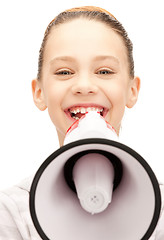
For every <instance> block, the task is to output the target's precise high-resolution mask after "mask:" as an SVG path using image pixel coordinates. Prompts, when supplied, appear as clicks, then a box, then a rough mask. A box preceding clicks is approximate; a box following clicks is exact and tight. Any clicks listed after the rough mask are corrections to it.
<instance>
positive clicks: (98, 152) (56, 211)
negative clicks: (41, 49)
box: [30, 112, 161, 240]
mask: <svg viewBox="0 0 164 240" xmlns="http://www.w3.org/2000/svg"><path fill="white" fill-rule="evenodd" d="M160 209H161V195H160V189H159V184H158V181H157V179H156V176H155V174H154V172H153V171H152V169H151V168H150V166H149V165H148V163H147V162H146V161H145V160H144V159H143V158H142V157H141V156H140V155H139V154H138V153H137V152H135V151H134V150H133V149H131V148H129V147H128V146H126V145H124V144H122V143H120V142H118V139H117V135H116V134H115V132H114V130H113V128H112V127H111V126H110V125H109V124H108V123H106V122H105V120H104V119H103V118H102V117H101V116H100V115H99V114H97V113H96V112H89V113H88V114H86V116H85V117H83V118H82V119H80V120H79V121H77V122H75V123H74V124H73V126H72V127H71V128H70V129H69V130H68V133H67V135H66V138H65V142H64V145H63V146H62V147H61V148H59V149H58V150H57V151H55V152H54V153H53V154H51V155H50V156H49V157H48V158H47V159H46V160H45V161H44V162H43V164H42V165H41V166H40V168H39V169H38V171H37V173H36V175H35V177H34V180H33V182H32V186H31V190H30V212H31V217H32V220H33V223H34V225H35V227H36V230H37V231H38V233H39V235H40V236H41V238H42V239H43V240H48V239H49V240H66V239H70V240H84V239H85V240H100V239H103V240H109V239H111V240H124V239H126V240H139V239H140V240H148V239H149V238H150V236H151V235H152V233H153V231H154V229H155V227H156V225H157V222H158V219H159V215H160Z"/></svg>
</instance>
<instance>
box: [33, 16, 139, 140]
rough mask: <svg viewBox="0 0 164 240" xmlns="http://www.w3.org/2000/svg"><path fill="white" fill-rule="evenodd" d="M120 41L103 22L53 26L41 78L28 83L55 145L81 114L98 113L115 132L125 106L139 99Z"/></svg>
mask: <svg viewBox="0 0 164 240" xmlns="http://www.w3.org/2000/svg"><path fill="white" fill-rule="evenodd" d="M128 69H129V67H128V60H127V52H126V48H125V46H124V43H123V41H122V39H121V37H120V36H119V35H118V34H117V33H116V32H115V31H114V30H112V29H111V28H110V27H109V26H107V25H105V24H104V23H101V22H98V21H94V20H87V19H76V20H72V21H70V22H67V23H64V24H61V25H59V26H57V27H54V28H53V29H52V31H51V33H50V35H49V38H48V41H47V43H46V46H45V50H44V63H43V68H42V79H41V80H40V81H37V80H33V82H32V88H33V96H34V101H35V103H36V105H37V106H38V107H39V108H40V109H41V110H44V109H46V108H48V112H49V115H50V118H51V120H52V122H53V123H54V125H55V126H56V129H57V133H58V137H59V142H60V145H62V144H63V141H64V137H65V134H66V131H67V129H68V128H69V127H70V125H71V124H72V123H73V122H74V121H75V120H76V119H78V118H80V117H81V116H82V114H84V113H85V112H86V111H90V110H98V111H100V112H101V114H102V116H103V117H104V118H105V120H107V121H108V122H109V123H110V124H111V125H112V126H113V127H114V128H115V129H116V132H117V133H119V129H120V124H121V120H122V117H123V114H124V110H125V106H127V107H132V106H133V105H134V104H135V102H136V100H137V96H138V91H139V78H137V77H136V78H134V79H130V76H129V71H128Z"/></svg>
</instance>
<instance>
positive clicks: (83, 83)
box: [72, 77, 98, 95]
mask: <svg viewBox="0 0 164 240" xmlns="http://www.w3.org/2000/svg"><path fill="white" fill-rule="evenodd" d="M97 91H98V87H97V86H96V84H95V83H94V82H93V81H92V80H91V79H89V78H88V77H83V78H79V79H76V80H75V83H74V85H73V86H72V93H73V94H74V95H93V94H96V93H97Z"/></svg>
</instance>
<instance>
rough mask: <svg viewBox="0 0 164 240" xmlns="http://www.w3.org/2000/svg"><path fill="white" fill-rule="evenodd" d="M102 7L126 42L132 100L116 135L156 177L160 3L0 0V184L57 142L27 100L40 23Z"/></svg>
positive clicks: (163, 99)
mask: <svg viewBox="0 0 164 240" xmlns="http://www.w3.org/2000/svg"><path fill="white" fill-rule="evenodd" d="M83 5H96V6H100V7H103V8H106V9H107V10H108V11H110V12H111V13H112V14H114V15H115V17H116V18H117V19H118V20H119V21H120V22H122V24H123V25H124V27H125V28H126V30H127V32H128V33H129V36H130V38H131V39H132V41H133V44H134V60H135V70H136V75H138V76H140V78H141V81H142V85H141V92H140V95H139V101H138V103H137V104H136V106H135V107H134V109H132V110H128V111H127V112H126V114H125V118H124V121H123V124H122V131H121V137H120V139H121V141H123V142H124V143H126V144H128V145H129V146H130V147H132V148H133V149H135V150H136V151H138V152H139V153H140V154H141V155H142V156H143V157H144V158H145V159H146V161H148V162H149V164H150V165H151V167H152V168H153V170H154V171H155V173H156V175H157V177H158V179H159V180H160V181H163V182H164V173H163V172H164V156H163V149H164V141H163V137H164V126H163V122H164V108H163V103H164V14H163V12H164V5H163V1H162V0H156V1H154V0H153V1H152V0H144V1H143V0H137V1H131V0H123V1H122V0H120V1H118V0H107V1H103V0H102V1H97V0H83V1H80V0H74V1H73V0H72V1H71V0H67V1H65V0H64V1H63V0H60V1H55V0H53V1H51V0H45V1H41V0H31V1H25V0H14V1H13V0H5V1H1V3H0V189H3V188H6V187H8V186H11V185H13V184H15V183H17V182H19V181H20V180H21V179H23V178H25V177H27V176H29V175H31V174H33V173H34V172H35V171H36V170H37V168H38V167H39V166H40V164H41V163H42V162H43V161H44V160H45V159H46V158H47V157H48V156H49V155H50V154H51V153H52V152H53V151H55V150H56V149H57V148H58V146H59V145H58V140H57V136H56V131H55V128H54V126H53V125H52V123H51V121H50V120H49V117H48V113H47V112H46V111H45V112H40V111H39V110H38V109H37V108H36V107H35V106H34V103H33V100H32V94H31V80H32V78H35V77H36V74H37V61H38V52H39V48H40V44H41V41H42V38H43V34H44V31H45V29H46V27H47V25H48V23H49V22H50V21H51V20H52V19H53V18H54V17H55V16H56V15H57V14H58V13H59V12H61V11H63V10H65V9H67V8H72V7H76V6H83Z"/></svg>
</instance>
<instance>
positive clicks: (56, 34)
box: [45, 18, 127, 62]
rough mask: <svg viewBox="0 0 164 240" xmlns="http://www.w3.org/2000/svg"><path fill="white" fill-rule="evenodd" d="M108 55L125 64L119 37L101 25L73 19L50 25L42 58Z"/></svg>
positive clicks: (113, 31)
mask: <svg viewBox="0 0 164 240" xmlns="http://www.w3.org/2000/svg"><path fill="white" fill-rule="evenodd" d="M108 54H109V55H110V56H114V57H117V58H118V59H120V61H124V62H125V61H126V62H127V54H126V48H125V45H124V42H123V40H122V37H121V36H120V35H119V34H118V33H117V32H116V31H115V30H114V29H112V28H111V27H110V26H108V25H107V24H105V23H103V22H99V21H96V20H88V19H84V18H81V19H74V20H71V21H68V22H66V23H62V24H60V25H58V26H54V27H53V28H52V29H51V32H50V34H49V37H48V40H47V43H46V46H45V58H46V59H49V60H51V59H53V58H54V55H56V56H57V57H58V55H59V56H60V55H63V56H65V55H68V56H81V57H84V58H85V57H87V56H88V57H89V56H90V55H95V56H97V55H108Z"/></svg>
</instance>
